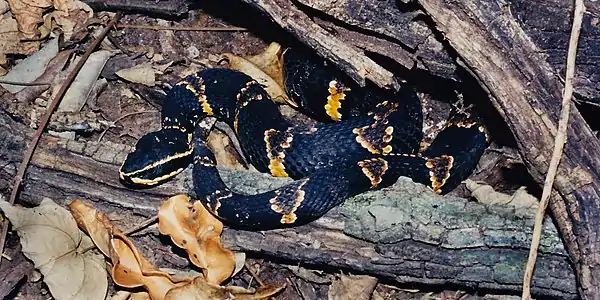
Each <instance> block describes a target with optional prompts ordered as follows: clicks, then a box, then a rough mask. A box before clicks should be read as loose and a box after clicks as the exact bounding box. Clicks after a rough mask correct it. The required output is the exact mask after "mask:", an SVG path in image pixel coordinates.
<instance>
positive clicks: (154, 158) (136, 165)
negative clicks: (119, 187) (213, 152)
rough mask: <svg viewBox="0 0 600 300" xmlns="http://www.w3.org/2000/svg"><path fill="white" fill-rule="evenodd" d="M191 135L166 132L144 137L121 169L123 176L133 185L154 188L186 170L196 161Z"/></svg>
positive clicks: (125, 180)
mask: <svg viewBox="0 0 600 300" xmlns="http://www.w3.org/2000/svg"><path fill="white" fill-rule="evenodd" d="M193 150H194V148H193V146H192V143H191V134H188V133H184V132H182V131H180V130H178V129H174V128H173V129H171V128H169V129H162V130H160V131H156V132H150V133H148V134H146V135H144V136H143V137H142V138H141V139H140V140H139V141H138V142H137V144H136V145H135V150H134V151H133V152H131V153H129V154H128V155H127V158H126V159H125V161H124V162H123V164H122V165H121V168H120V169H119V177H120V178H121V180H123V181H124V182H125V183H129V184H132V185H138V186H139V185H142V186H154V185H157V184H160V183H163V182H165V181H167V180H169V179H171V178H173V177H175V176H176V175H177V174H179V173H180V172H181V171H183V170H184V169H185V168H186V167H187V166H188V165H189V164H190V163H191V162H192V158H193V155H192V154H193Z"/></svg>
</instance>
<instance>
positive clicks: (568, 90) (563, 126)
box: [522, 0, 585, 300]
mask: <svg viewBox="0 0 600 300" xmlns="http://www.w3.org/2000/svg"><path fill="white" fill-rule="evenodd" d="M584 12H585V6H584V5H583V0H575V11H574V13H573V25H572V28H571V38H570V40H569V52H568V54H567V74H566V76H565V89H564V91H563V99H562V109H561V113H560V120H559V121H558V132H557V133H556V137H555V139H554V150H553V152H552V159H551V160H550V166H549V167H548V173H547V174H546V179H545V182H544V189H543V190H542V197H541V199H540V206H539V208H538V211H537V213H536V216H535V226H534V227H533V236H532V238H531V246H530V248H529V258H528V259H527V266H526V268H525V274H524V276H523V294H522V299H523V300H529V299H531V278H532V277H533V270H534V268H535V261H536V259H537V252H538V248H539V246H540V238H541V236H542V224H543V221H544V215H545V213H546V207H547V206H548V201H549V199H550V193H551V192H552V186H553V185H554V177H556V171H557V169H558V164H559V163H560V159H561V157H562V153H563V148H564V145H565V143H566V141H567V125H568V124H569V112H570V108H571V98H572V97H573V77H574V76H575V59H576V58H577V43H578V42H579V32H580V30H581V23H582V20H583V13H584Z"/></svg>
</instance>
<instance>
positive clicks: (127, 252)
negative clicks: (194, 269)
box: [110, 232, 190, 300]
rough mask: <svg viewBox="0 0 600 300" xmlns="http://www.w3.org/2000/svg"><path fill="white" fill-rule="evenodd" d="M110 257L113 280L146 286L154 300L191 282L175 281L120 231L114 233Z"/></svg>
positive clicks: (123, 283) (128, 284)
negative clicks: (155, 265)
mask: <svg viewBox="0 0 600 300" xmlns="http://www.w3.org/2000/svg"><path fill="white" fill-rule="evenodd" d="M110 257H111V260H112V262H113V268H112V269H111V276H112V278H113V281H114V282H115V283H116V284H118V285H120V286H122V287H127V288H135V287H144V288H145V289H146V290H147V291H148V294H150V298H151V299H153V300H163V299H165V295H166V293H167V292H168V291H169V290H171V289H173V288H175V287H178V286H183V285H185V284H187V283H189V282H190V280H182V281H175V280H174V279H173V278H172V277H171V276H170V275H169V274H167V273H165V272H161V271H159V270H158V269H156V267H154V265H152V264H151V263H150V262H149V261H148V260H147V259H146V258H145V257H144V256H143V255H142V254H141V253H140V252H139V251H138V250H137V248H136V247H135V246H134V245H133V243H132V242H131V241H130V240H129V239H128V238H127V237H126V236H124V235H123V234H122V233H120V232H115V233H114V236H113V239H112V248H111V255H110Z"/></svg>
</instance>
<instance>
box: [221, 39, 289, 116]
mask: <svg viewBox="0 0 600 300" xmlns="http://www.w3.org/2000/svg"><path fill="white" fill-rule="evenodd" d="M280 52H281V46H279V45H278V44H276V43H272V44H271V45H270V46H269V47H267V49H266V50H265V51H264V52H263V53H261V54H258V55H255V56H252V57H248V58H244V57H241V56H237V55H234V54H232V53H225V54H223V55H222V56H223V57H224V58H226V59H227V61H228V62H229V67H230V68H231V69H234V70H237V71H240V72H243V73H245V74H247V75H248V76H250V77H252V78H253V79H254V80H256V81H257V82H258V83H260V84H261V85H263V86H264V89H265V90H266V91H267V93H269V96H271V99H273V101H275V102H277V103H284V104H288V105H290V106H293V107H298V105H297V104H296V103H295V102H294V101H292V100H291V99H290V98H289V97H288V96H287V94H286V93H285V90H284V88H283V71H282V70H281V65H280V64H279V54H280ZM261 67H262V68H264V69H262V68H261ZM267 72H269V74H268V73H267ZM270 75H272V76H274V77H272V76H270Z"/></svg>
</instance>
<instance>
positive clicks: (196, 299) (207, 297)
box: [165, 276, 285, 300]
mask: <svg viewBox="0 0 600 300" xmlns="http://www.w3.org/2000/svg"><path fill="white" fill-rule="evenodd" d="M283 288H285V285H281V286H265V287H261V288H258V289H257V290H256V291H250V290H247V289H245V288H242V287H238V286H228V287H222V286H219V285H216V284H211V283H208V282H206V281H205V280H204V278H202V277H201V276H198V277H196V278H194V281H193V282H192V283H190V284H187V285H185V286H181V287H177V288H174V289H172V290H170V291H169V292H167V295H166V297H165V300H176V299H189V300H213V299H214V300H220V299H236V300H251V299H269V297H271V296H273V295H275V294H276V293H278V292H279V291H281V290H282V289H283Z"/></svg>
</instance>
